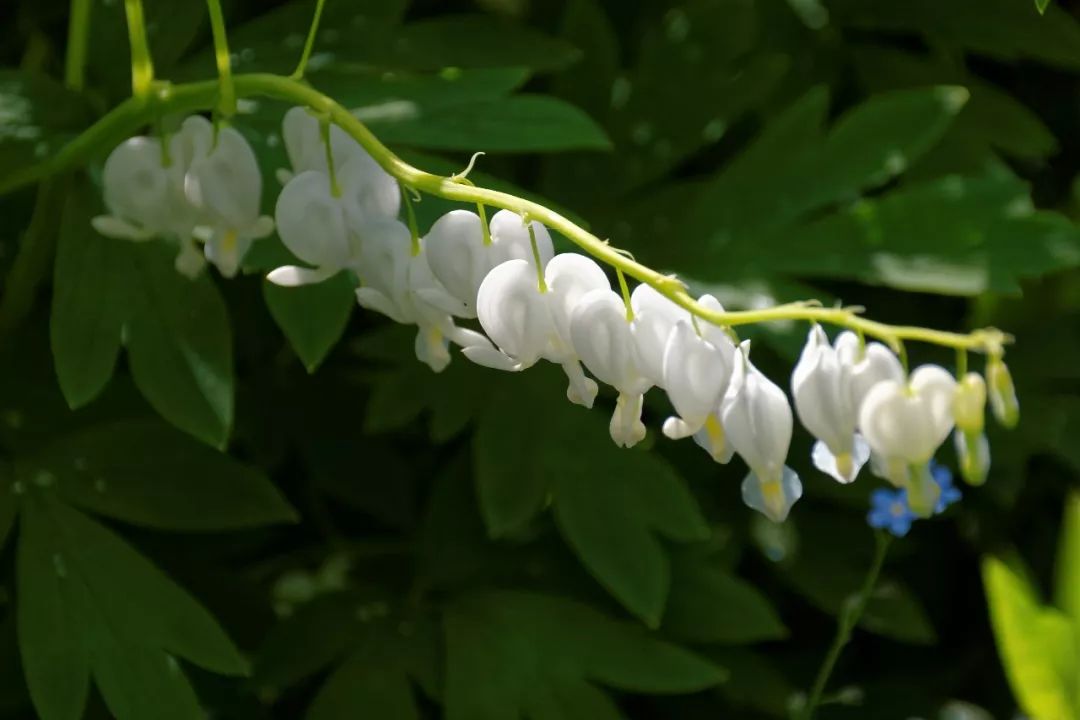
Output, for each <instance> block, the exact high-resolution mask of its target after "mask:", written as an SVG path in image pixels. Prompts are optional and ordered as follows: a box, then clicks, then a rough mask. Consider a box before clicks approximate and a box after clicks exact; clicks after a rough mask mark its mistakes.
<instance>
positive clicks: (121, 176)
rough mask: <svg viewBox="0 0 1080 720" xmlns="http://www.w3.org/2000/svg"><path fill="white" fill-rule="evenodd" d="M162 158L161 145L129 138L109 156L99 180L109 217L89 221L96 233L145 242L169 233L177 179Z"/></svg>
mask: <svg viewBox="0 0 1080 720" xmlns="http://www.w3.org/2000/svg"><path fill="white" fill-rule="evenodd" d="M163 159H164V158H163V154H162V148H161V142H160V141H159V140H158V139H156V138H149V137H133V138H129V139H128V140H125V141H124V142H123V143H121V144H120V145H118V146H117V147H116V149H115V150H113V151H112V152H111V153H110V154H109V157H108V159H107V160H106V161H105V170H104V173H103V176H102V180H103V185H104V193H105V207H106V208H107V209H108V210H109V213H110V214H109V215H100V216H98V217H95V218H94V219H93V220H92V221H91V222H92V224H93V226H94V228H95V229H97V231H98V232H100V233H101V234H102V235H106V236H108V237H114V238H122V239H128V240H147V239H149V238H152V237H154V236H157V235H163V234H166V233H170V232H172V231H173V227H174V214H175V212H176V209H175V200H176V189H177V178H176V174H175V172H173V171H172V170H173V169H172V168H170V167H167V166H166V165H165V164H164V162H163ZM179 181H180V182H181V183H182V181H183V176H182V173H181V176H180V178H179ZM181 187H182V186H181Z"/></svg>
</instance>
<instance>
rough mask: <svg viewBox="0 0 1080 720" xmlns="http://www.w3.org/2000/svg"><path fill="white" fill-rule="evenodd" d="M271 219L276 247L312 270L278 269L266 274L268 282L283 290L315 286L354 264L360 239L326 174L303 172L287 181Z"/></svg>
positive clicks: (358, 252)
mask: <svg viewBox="0 0 1080 720" xmlns="http://www.w3.org/2000/svg"><path fill="white" fill-rule="evenodd" d="M274 216H275V218H276V219H277V229H278V235H279V236H280V237H281V241H282V243H284V245H285V247H286V248H288V249H289V252H291V253H292V254H293V255H295V256H296V257H298V258H299V259H300V260H302V261H304V262H306V263H308V264H309V265H312V266H313V268H304V267H298V266H294V265H286V266H283V267H279V268H276V269H275V270H273V271H271V272H270V274H269V275H267V279H268V280H270V282H272V283H275V284H276V285H283V286H286V287H294V286H297V285H308V284H313V283H318V282H322V281H323V280H326V279H327V278H329V277H332V276H333V275H336V274H337V273H338V272H340V271H341V270H342V269H343V268H346V267H350V266H352V265H354V264H355V263H356V262H357V260H358V258H359V255H360V239H359V237H358V236H357V234H356V232H355V231H354V230H353V228H352V226H351V224H350V221H349V212H348V209H347V207H346V204H345V201H344V200H343V198H341V197H335V196H334V195H333V193H332V191H331V187H330V178H329V177H328V176H327V175H325V174H323V173H320V172H316V171H314V170H309V171H307V172H302V173H300V174H299V175H297V176H296V177H294V178H293V179H292V180H290V181H289V184H288V185H286V186H285V187H284V188H283V189H282V190H281V193H280V194H279V195H278V199H277V206H276V208H275V210H274Z"/></svg>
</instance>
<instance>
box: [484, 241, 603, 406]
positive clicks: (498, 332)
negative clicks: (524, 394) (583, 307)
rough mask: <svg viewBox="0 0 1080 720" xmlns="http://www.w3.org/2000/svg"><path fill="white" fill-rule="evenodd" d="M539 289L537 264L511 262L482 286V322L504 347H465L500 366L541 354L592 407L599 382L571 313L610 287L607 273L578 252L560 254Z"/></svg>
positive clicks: (519, 365)
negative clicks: (578, 345)
mask: <svg viewBox="0 0 1080 720" xmlns="http://www.w3.org/2000/svg"><path fill="white" fill-rule="evenodd" d="M544 284H545V289H544V291H543V292H541V290H540V286H539V278H538V277H537V275H536V270H535V268H534V267H533V266H532V265H531V264H530V263H528V262H527V261H526V260H522V259H514V260H507V261H506V262H504V263H502V264H500V265H499V266H498V267H496V268H495V269H493V270H492V271H491V272H489V273H488V275H487V277H486V278H484V281H483V282H482V283H481V285H480V292H479V294H478V297H477V313H478V315H479V318H480V325H481V326H482V327H483V328H484V330H485V332H487V333H488V335H489V336H490V337H491V339H492V341H494V343H495V344H496V345H497V346H498V347H499V350H497V351H496V350H494V349H489V348H485V347H471V348H466V349H465V355H466V356H467V357H468V358H469V359H471V360H473V361H474V362H476V363H478V364H481V365H485V366H487V367H493V368H496V369H499V370H509V371H520V370H524V369H525V368H527V367H531V366H532V365H533V364H535V363H536V362H537V360H539V359H540V358H544V359H546V360H549V361H551V362H553V363H558V364H559V365H562V367H563V370H564V371H565V372H566V376H567V378H568V380H569V385H568V386H567V389H566V397H567V398H568V399H569V400H570V401H571V402H573V403H576V404H578V405H583V406H585V407H592V404H593V401H594V400H595V399H596V392H597V386H596V382H595V381H593V380H591V379H589V378H587V377H585V373H584V372H583V371H582V369H581V364H580V361H579V359H578V356H577V353H576V352H575V350H574V346H573V341H572V338H571V335H570V316H571V313H572V312H573V309H574V307H575V306H576V305H577V303H578V300H580V298H581V297H583V296H584V295H585V294H586V293H588V292H589V291H591V290H595V289H598V288H599V289H605V290H609V289H610V287H611V286H610V284H609V283H608V279H607V276H606V275H605V274H604V271H603V270H602V269H601V268H600V266H599V265H597V264H596V262H595V261H593V260H592V259H591V258H587V257H585V256H584V255H579V254H577V253H563V254H561V255H556V256H555V257H554V258H552V260H551V261H550V262H549V263H548V264H547V267H546V268H545V271H544Z"/></svg>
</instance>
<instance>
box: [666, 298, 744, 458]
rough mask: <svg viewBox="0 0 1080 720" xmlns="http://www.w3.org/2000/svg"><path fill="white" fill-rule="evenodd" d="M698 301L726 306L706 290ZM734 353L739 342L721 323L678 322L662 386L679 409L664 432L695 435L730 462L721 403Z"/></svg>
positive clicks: (671, 435) (669, 343)
mask: <svg viewBox="0 0 1080 720" xmlns="http://www.w3.org/2000/svg"><path fill="white" fill-rule="evenodd" d="M698 303H699V304H701V305H703V306H704V307H706V308H709V309H710V310H716V311H718V312H723V310H724V308H723V306H722V305H721V304H720V302H719V301H718V300H717V299H716V298H714V297H713V296H711V295H703V296H702V297H701V298H699V299H698ZM698 328H700V333H699V332H698ZM734 356H735V344H734V343H733V342H732V341H731V339H730V338H729V337H728V336H727V333H725V332H724V330H723V329H722V328H719V327H717V326H716V325H713V324H712V323H702V324H700V325H697V324H695V321H693V320H689V319H685V320H679V321H677V322H676V323H675V328H674V330H673V331H672V332H671V333H670V334H669V335H668V339H667V344H666V346H665V348H664V361H663V385H664V387H665V388H667V394H668V398H669V399H670V400H671V404H672V406H673V407H674V408H675V412H676V413H678V415H677V416H673V417H669V418H668V419H667V420H666V421H665V422H664V428H663V430H664V434H665V435H667V436H668V437H669V438H672V439H673V440H677V439H679V438H684V437H689V436H691V435H692V436H694V439H695V441H697V443H698V444H699V445H700V446H701V447H703V448H705V450H706V451H707V452H708V453H709V455H710V456H711V457H712V458H713V459H714V460H716V461H717V462H727V461H728V460H729V459H730V458H731V455H732V453H733V450H732V448H731V446H730V444H729V443H727V442H726V440H725V437H724V429H723V425H722V423H721V421H720V403H721V401H722V400H723V398H724V395H725V393H726V392H727V389H728V385H729V382H730V380H731V372H732V366H733V364H734Z"/></svg>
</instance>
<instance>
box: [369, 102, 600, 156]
mask: <svg viewBox="0 0 1080 720" xmlns="http://www.w3.org/2000/svg"><path fill="white" fill-rule="evenodd" d="M356 115H357V117H358V118H360V120H362V121H364V122H365V123H366V124H367V125H368V126H369V127H370V128H371V130H372V132H374V133H375V134H377V135H378V136H379V138H380V139H381V140H383V141H384V142H388V143H400V144H403V145H411V146H414V147H420V148H428V149H436V150H465V151H479V150H483V151H485V152H556V151H561V150H578V149H587V150H606V149H609V148H610V147H611V143H610V141H609V140H608V139H607V136H606V135H605V134H604V131H603V130H602V129H601V128H600V127H599V126H598V125H597V124H596V123H595V122H594V121H593V120H592V119H591V118H589V116H588V115H586V114H585V113H584V112H582V111H581V110H580V109H578V108H576V107H574V106H573V105H570V104H569V103H566V102H563V101H562V100H558V99H556V98H551V97H545V96H541V95H514V96H511V97H505V98H501V99H496V100H488V101H478V102H473V103H468V104H460V105H450V106H446V107H442V108H438V109H436V110H433V111H431V112H424V109H423V108H421V107H419V106H416V105H410V104H405V105H402V104H391V105H383V106H373V107H368V108H361V109H359V110H358V111H357V112H356Z"/></svg>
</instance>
